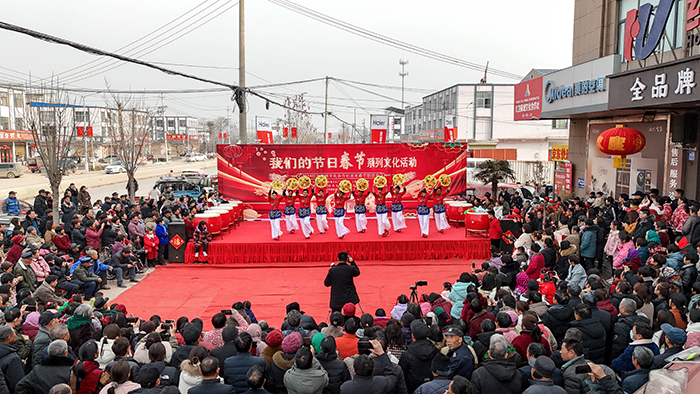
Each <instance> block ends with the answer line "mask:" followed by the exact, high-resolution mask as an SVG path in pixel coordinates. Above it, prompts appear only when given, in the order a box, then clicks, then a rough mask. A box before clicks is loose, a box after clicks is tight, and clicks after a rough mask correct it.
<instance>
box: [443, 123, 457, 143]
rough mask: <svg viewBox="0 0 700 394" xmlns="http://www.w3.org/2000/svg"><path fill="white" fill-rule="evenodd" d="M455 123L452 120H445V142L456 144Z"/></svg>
mask: <svg viewBox="0 0 700 394" xmlns="http://www.w3.org/2000/svg"><path fill="white" fill-rule="evenodd" d="M453 129H454V121H453V120H452V118H445V142H454V141H455V138H454V133H453V132H452V131H453Z"/></svg>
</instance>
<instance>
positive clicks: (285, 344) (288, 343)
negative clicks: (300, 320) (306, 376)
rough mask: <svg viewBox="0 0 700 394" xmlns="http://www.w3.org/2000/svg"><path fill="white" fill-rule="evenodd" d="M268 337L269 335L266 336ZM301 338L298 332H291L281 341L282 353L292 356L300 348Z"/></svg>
mask: <svg viewBox="0 0 700 394" xmlns="http://www.w3.org/2000/svg"><path fill="white" fill-rule="evenodd" d="M268 336H269V334H268ZM301 343H302V338H301V334H299V333H298V332H293V333H291V334H289V335H287V336H286V337H284V339H283V340H282V351H283V352H285V353H286V354H294V353H296V352H297V350H299V348H300V347H301Z"/></svg>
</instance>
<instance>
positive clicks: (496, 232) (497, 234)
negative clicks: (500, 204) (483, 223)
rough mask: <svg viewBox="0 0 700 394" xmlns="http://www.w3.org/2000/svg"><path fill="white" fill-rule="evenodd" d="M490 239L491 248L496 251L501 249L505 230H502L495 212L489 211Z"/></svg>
mask: <svg viewBox="0 0 700 394" xmlns="http://www.w3.org/2000/svg"><path fill="white" fill-rule="evenodd" d="M488 215H489V239H491V247H492V248H495V249H496V250H500V249H501V237H502V236H503V229H501V222H500V221H498V219H497V218H496V214H495V213H494V212H493V210H492V209H491V210H489V212H488Z"/></svg>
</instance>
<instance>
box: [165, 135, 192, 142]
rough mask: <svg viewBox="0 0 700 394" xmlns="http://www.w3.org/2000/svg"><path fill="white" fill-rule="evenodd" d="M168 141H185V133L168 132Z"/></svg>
mask: <svg viewBox="0 0 700 394" xmlns="http://www.w3.org/2000/svg"><path fill="white" fill-rule="evenodd" d="M166 138H167V139H168V141H187V134H168V135H167V136H166Z"/></svg>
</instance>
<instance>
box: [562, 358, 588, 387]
mask: <svg viewBox="0 0 700 394" xmlns="http://www.w3.org/2000/svg"><path fill="white" fill-rule="evenodd" d="M589 362H591V361H589V360H587V359H585V358H584V356H578V357H576V358H575V359H573V360H570V361H568V362H566V363H565V364H564V366H562V368H561V372H562V375H563V376H564V389H566V392H567V393H568V394H577V393H581V394H584V393H587V392H588V391H590V389H589V388H588V384H587V383H586V380H591V378H590V376H588V374H587V373H581V374H577V373H576V367H577V366H579V365H587V364H588V363H589ZM593 362H595V361H593Z"/></svg>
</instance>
